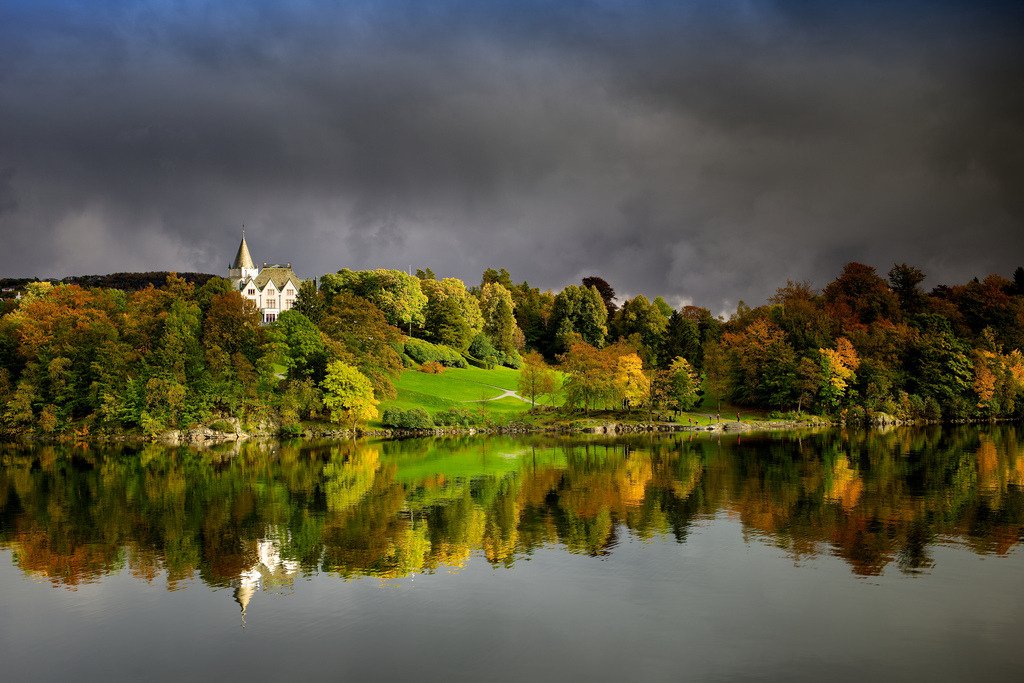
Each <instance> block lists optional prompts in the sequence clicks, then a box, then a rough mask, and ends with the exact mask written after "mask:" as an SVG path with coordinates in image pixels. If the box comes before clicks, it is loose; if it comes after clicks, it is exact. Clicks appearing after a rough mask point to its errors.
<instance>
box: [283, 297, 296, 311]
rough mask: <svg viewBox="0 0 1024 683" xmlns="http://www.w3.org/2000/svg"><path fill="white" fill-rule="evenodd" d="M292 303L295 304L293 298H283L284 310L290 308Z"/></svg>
mask: <svg viewBox="0 0 1024 683" xmlns="http://www.w3.org/2000/svg"><path fill="white" fill-rule="evenodd" d="M294 305H295V299H285V300H284V307H285V310H288V309H290V308H291V307H292V306H294Z"/></svg>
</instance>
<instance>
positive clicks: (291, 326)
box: [267, 309, 329, 382]
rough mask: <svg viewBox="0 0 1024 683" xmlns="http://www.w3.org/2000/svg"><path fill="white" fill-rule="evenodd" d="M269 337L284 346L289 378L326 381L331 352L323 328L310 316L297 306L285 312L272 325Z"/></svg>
mask: <svg viewBox="0 0 1024 683" xmlns="http://www.w3.org/2000/svg"><path fill="white" fill-rule="evenodd" d="M267 336H268V337H269V338H270V339H271V340H272V341H275V342H277V343H280V344H281V345H282V346H283V347H284V359H285V365H286V367H287V368H288V378H289V379H295V380H303V379H311V380H313V381H314V382H320V381H322V380H323V378H324V374H325V373H326V372H327V360H328V357H329V354H328V351H327V346H326V345H325V344H324V340H323V338H322V334H321V332H320V330H319V329H318V328H317V326H316V325H314V324H313V322H312V321H311V320H310V319H309V318H307V317H306V316H305V315H303V314H302V313H299V312H298V311H296V310H295V309H292V310H290V311H284V312H283V313H281V314H280V315H279V316H278V317H277V320H276V321H274V323H273V324H271V325H270V327H269V328H268V330H267Z"/></svg>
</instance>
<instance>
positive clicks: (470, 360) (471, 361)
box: [465, 356, 491, 370]
mask: <svg viewBox="0 0 1024 683" xmlns="http://www.w3.org/2000/svg"><path fill="white" fill-rule="evenodd" d="M465 359H466V362H467V363H469V364H470V365H472V366H473V367H474V368H480V369H481V370H490V369H491V368H490V367H489V366H488V365H487V363H485V362H483V361H482V360H480V359H479V358H473V356H465Z"/></svg>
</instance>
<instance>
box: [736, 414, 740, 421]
mask: <svg viewBox="0 0 1024 683" xmlns="http://www.w3.org/2000/svg"><path fill="white" fill-rule="evenodd" d="M736 421H737V422H739V421H740V414H739V413H736Z"/></svg>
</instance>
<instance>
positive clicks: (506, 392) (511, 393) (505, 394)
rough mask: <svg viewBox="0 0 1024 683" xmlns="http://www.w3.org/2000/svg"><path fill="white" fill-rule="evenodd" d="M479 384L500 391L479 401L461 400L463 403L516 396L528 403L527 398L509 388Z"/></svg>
mask: <svg viewBox="0 0 1024 683" xmlns="http://www.w3.org/2000/svg"><path fill="white" fill-rule="evenodd" d="M480 386H483V387H490V388H492V389H497V390H498V391H500V392H502V393H500V394H498V395H497V396H495V397H494V398H485V399H483V400H480V401H463V403H483V402H484V401H500V400H501V399H503V398H516V399H519V400H520V401H522V402H523V403H529V402H530V401H529V399H525V398H523V397H522V396H520V395H519V394H517V393H516V392H514V391H512V390H511V389H503V388H501V387H496V386H494V385H493V384H481V385H480Z"/></svg>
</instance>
